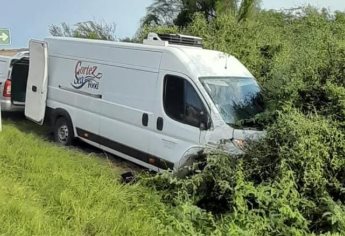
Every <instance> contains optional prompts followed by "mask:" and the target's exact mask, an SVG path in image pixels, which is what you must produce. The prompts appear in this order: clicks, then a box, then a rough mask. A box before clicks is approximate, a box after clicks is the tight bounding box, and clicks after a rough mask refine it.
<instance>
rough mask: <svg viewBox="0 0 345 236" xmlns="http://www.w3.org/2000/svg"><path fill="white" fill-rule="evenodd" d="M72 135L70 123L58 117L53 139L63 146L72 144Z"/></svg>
mask: <svg viewBox="0 0 345 236" xmlns="http://www.w3.org/2000/svg"><path fill="white" fill-rule="evenodd" d="M73 138H74V135H73V127H72V124H71V123H70V122H69V121H68V120H67V119H66V118H65V117H59V118H58V119H57V120H56V122H55V126H54V139H55V141H56V142H57V143H59V144H62V145H64V146H69V145H71V144H72V141H73Z"/></svg>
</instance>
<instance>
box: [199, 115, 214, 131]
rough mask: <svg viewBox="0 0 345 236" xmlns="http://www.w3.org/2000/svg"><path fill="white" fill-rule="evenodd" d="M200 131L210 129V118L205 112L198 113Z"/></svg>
mask: <svg viewBox="0 0 345 236" xmlns="http://www.w3.org/2000/svg"><path fill="white" fill-rule="evenodd" d="M199 117H200V118H199V119H200V130H208V129H209V128H211V117H210V116H209V114H208V113H207V112H205V111H201V112H200V116H199Z"/></svg>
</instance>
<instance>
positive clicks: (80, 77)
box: [71, 61, 103, 89]
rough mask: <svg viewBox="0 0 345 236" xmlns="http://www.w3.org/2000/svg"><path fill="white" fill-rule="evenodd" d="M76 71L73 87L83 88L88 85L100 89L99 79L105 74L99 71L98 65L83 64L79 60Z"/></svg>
mask: <svg viewBox="0 0 345 236" xmlns="http://www.w3.org/2000/svg"><path fill="white" fill-rule="evenodd" d="M74 73H75V75H74V81H73V83H71V85H72V86H73V88H75V89H81V88H83V87H84V86H85V85H86V86H87V87H88V88H92V89H99V80H100V79H101V78H102V76H103V74H102V73H99V72H98V66H92V65H83V64H82V62H81V61H78V62H77V64H76V66H75V71H74Z"/></svg>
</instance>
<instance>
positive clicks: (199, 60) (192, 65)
mask: <svg viewBox="0 0 345 236" xmlns="http://www.w3.org/2000/svg"><path fill="white" fill-rule="evenodd" d="M46 40H47V41H64V42H71V43H83V44H92V45H99V46H103V47H104V46H105V47H114V48H127V49H137V50H143V51H151V52H167V53H168V54H170V56H171V57H175V59H177V60H178V61H179V62H180V66H182V67H185V69H186V71H188V72H190V73H192V74H193V75H195V76H197V77H203V76H214V77H215V76H237V77H253V76H252V74H251V73H250V72H249V71H248V70H247V68H245V67H244V66H243V65H242V64H241V62H239V61H238V60H237V59H236V58H235V57H233V56H231V55H228V54H226V53H223V52H220V51H214V50H208V49H203V48H199V47H191V46H183V45H174V44H167V45H165V46H159V45H147V44H139V43H128V42H114V41H105V40H93V39H80V38H68V37H49V38H47V39H46ZM175 62H176V60H175ZM166 63H167V64H166V65H165V68H163V69H167V70H169V69H170V68H171V66H170V65H171V64H174V63H172V61H169V60H168V61H167V62H166ZM161 66H163V67H164V63H162V64H161Z"/></svg>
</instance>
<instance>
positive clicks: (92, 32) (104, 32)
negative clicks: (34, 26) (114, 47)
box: [49, 21, 116, 41]
mask: <svg viewBox="0 0 345 236" xmlns="http://www.w3.org/2000/svg"><path fill="white" fill-rule="evenodd" d="M115 31H116V25H115V24H105V23H97V22H94V21H85V22H79V23H77V24H75V26H74V27H71V26H69V25H67V24H66V23H62V24H61V26H57V25H51V26H50V27H49V32H50V34H51V35H53V36H60V37H61V36H63V37H74V38H88V39H102V40H110V41H115V40H116V37H115Z"/></svg>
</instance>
